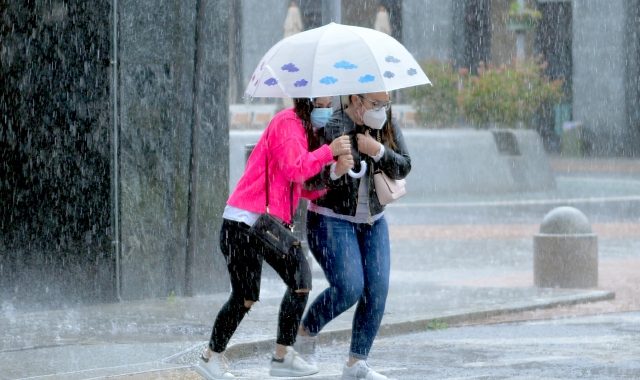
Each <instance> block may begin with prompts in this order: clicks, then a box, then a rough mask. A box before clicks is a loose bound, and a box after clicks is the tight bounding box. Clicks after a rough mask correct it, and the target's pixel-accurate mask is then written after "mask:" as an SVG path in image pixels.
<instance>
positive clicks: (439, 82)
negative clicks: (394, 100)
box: [404, 59, 461, 127]
mask: <svg viewBox="0 0 640 380" xmlns="http://www.w3.org/2000/svg"><path fill="white" fill-rule="evenodd" d="M420 66H421V67H422V70H423V71H424V72H425V73H426V74H427V76H428V77H429V79H430V80H431V83H432V84H433V86H429V85H426V86H417V87H411V88H408V89H406V90H404V93H405V95H406V96H407V98H408V99H409V100H410V101H411V104H412V105H413V108H414V109H415V110H416V121H417V122H418V123H419V124H423V125H427V126H431V127H444V126H451V125H452V124H455V122H456V118H457V116H458V115H460V114H461V113H460V109H459V106H458V86H459V85H460V76H459V75H458V73H457V72H455V71H454V69H453V64H452V62H449V61H445V62H441V61H439V60H435V59H432V60H429V61H427V62H420Z"/></svg>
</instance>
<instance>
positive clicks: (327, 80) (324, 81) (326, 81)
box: [320, 77, 338, 84]
mask: <svg viewBox="0 0 640 380" xmlns="http://www.w3.org/2000/svg"><path fill="white" fill-rule="evenodd" d="M337 81H338V80H337V79H336V78H334V77H324V78H322V79H320V83H322V84H334V83H336V82H337Z"/></svg>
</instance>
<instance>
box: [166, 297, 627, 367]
mask: <svg viewBox="0 0 640 380" xmlns="http://www.w3.org/2000/svg"><path fill="white" fill-rule="evenodd" d="M613 299H615V292H613V291H608V290H592V291H588V290H587V291H585V293H582V294H577V295H575V294H574V295H570V296H566V297H561V299H556V300H553V301H544V300H541V301H540V302H534V303H532V302H524V305H513V306H508V307H503V308H497V309H490V308H489V309H486V310H478V311H470V312H465V313H456V314H451V315H440V316H438V315H434V316H429V317H417V318H416V319H414V320H409V321H398V322H387V323H385V322H383V323H382V325H381V326H380V330H378V335H377V337H390V336H397V335H404V334H410V333H414V332H421V331H425V330H427V329H428V326H429V325H430V324H432V323H433V322H434V321H437V322H438V323H446V324H447V325H450V326H451V325H458V324H462V323H469V322H473V321H477V320H482V319H486V318H489V317H495V316H499V315H505V314H513V313H519V312H523V311H531V310H536V309H551V308H554V307H558V306H570V305H576V304H584V303H591V302H598V301H608V300H613ZM349 339H351V329H339V330H332V331H325V332H320V333H319V334H318V344H322V345H324V344H330V343H332V342H336V341H337V342H347V341H349ZM206 345H207V342H203V343H202V344H201V345H197V346H195V347H193V348H191V349H189V350H186V351H183V352H182V353H178V354H176V355H173V356H172V357H170V358H166V359H165V360H163V363H173V364H187V363H195V362H196V361H197V359H198V358H199V356H200V353H201V352H202V350H204V348H205V347H206ZM274 345H275V339H263V340H256V341H253V342H245V343H237V344H234V345H233V346H231V347H229V348H227V350H226V351H225V356H226V357H227V358H228V359H242V358H246V357H250V356H258V355H267V354H268V353H269V352H271V351H272V350H273V347H274Z"/></svg>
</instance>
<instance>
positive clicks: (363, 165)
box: [349, 161, 367, 178]
mask: <svg viewBox="0 0 640 380" xmlns="http://www.w3.org/2000/svg"><path fill="white" fill-rule="evenodd" d="M366 172H367V163H366V162H364V161H360V171H359V172H358V173H356V172H354V171H353V169H349V176H350V177H353V178H361V177H362V176H364V174H365V173H366Z"/></svg>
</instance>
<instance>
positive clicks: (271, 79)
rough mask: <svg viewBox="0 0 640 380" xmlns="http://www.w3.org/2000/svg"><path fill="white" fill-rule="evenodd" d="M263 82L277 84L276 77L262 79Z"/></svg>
mask: <svg viewBox="0 0 640 380" xmlns="http://www.w3.org/2000/svg"><path fill="white" fill-rule="evenodd" d="M264 84H266V85H267V86H275V85H276V84H278V80H277V79H276V78H269V79H267V80H266V81H264Z"/></svg>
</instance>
